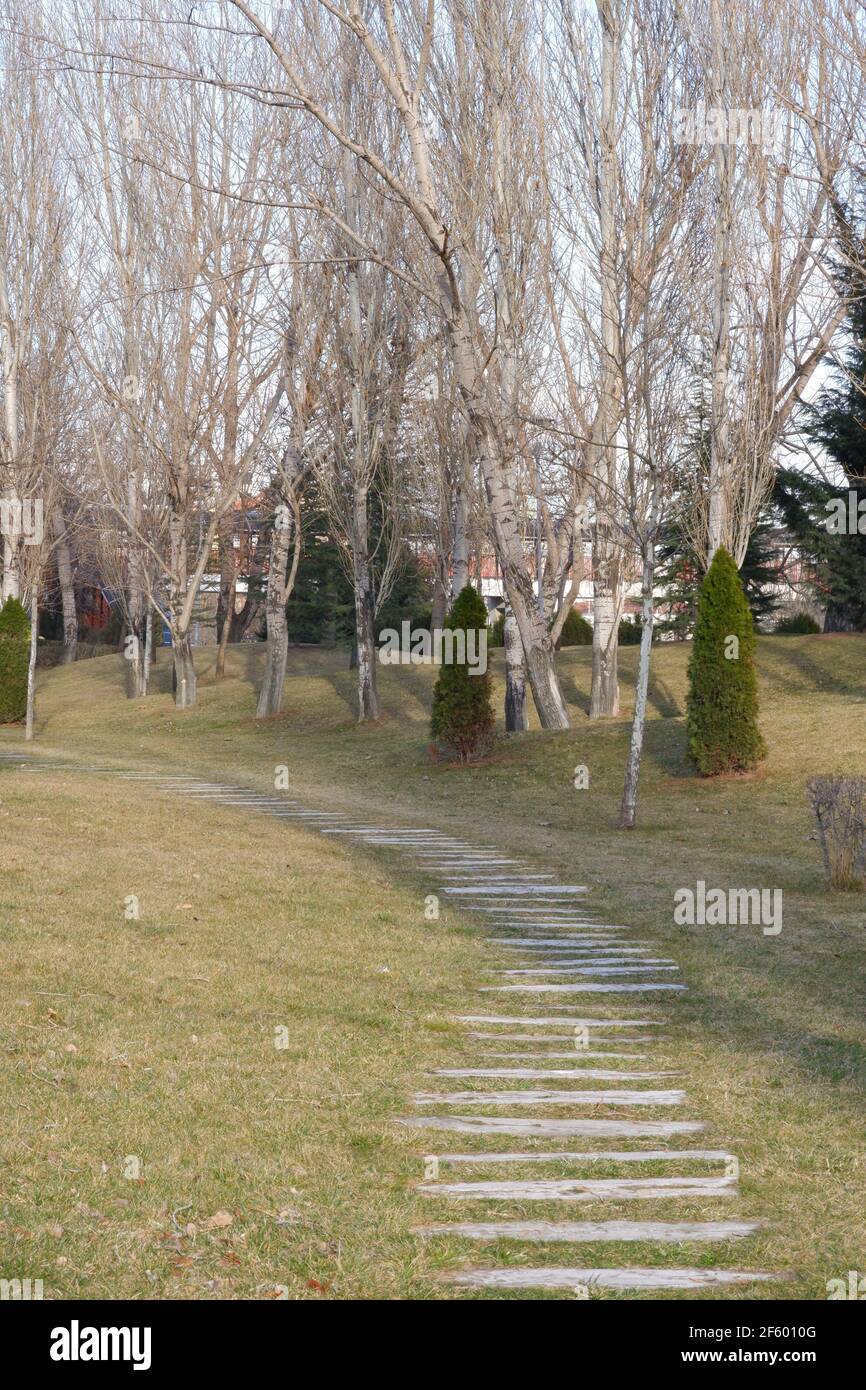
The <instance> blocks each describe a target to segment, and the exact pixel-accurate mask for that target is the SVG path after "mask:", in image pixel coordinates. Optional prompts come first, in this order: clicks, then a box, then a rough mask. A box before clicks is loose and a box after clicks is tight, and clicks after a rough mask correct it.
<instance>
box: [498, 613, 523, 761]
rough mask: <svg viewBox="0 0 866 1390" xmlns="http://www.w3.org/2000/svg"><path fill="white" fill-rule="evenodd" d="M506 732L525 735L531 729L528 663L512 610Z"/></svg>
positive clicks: (507, 641) (507, 646) (507, 618)
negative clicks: (527, 684)
mask: <svg viewBox="0 0 866 1390" xmlns="http://www.w3.org/2000/svg"><path fill="white" fill-rule="evenodd" d="M503 626H504V633H505V731H506V733H509V734H516V733H523V732H524V731H525V730H526V729H528V728H529V719H528V716H527V713H526V662H525V660H524V658H523V643H522V642H521V640H520V632H519V630H518V627H517V621H516V619H515V617H514V614H513V613H512V612H511V609H510V608H506V610H505V623H504V625H503Z"/></svg>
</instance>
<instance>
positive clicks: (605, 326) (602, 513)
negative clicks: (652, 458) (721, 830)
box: [589, 0, 620, 719]
mask: <svg viewBox="0 0 866 1390" xmlns="http://www.w3.org/2000/svg"><path fill="white" fill-rule="evenodd" d="M597 5H598V14H599V19H600V21H601V41H602V71H601V81H602V93H601V130H600V132H599V134H600V143H601V160H600V164H599V250H600V266H599V273H600V279H601V348H602V362H601V381H600V388H599V389H600V399H599V410H598V419H597V426H598V438H597V441H596V444H597V447H596V448H595V449H594V450H593V454H594V457H595V466H596V469H597V471H598V478H597V480H596V524H595V538H594V542H593V557H592V569H593V587H594V594H593V631H592V693H591V696H590V709H589V714H590V718H591V719H598V718H600V717H602V716H605V715H608V716H611V715H617V714H619V682H618V679H617V656H618V650H619V626H618V621H619V606H620V598H619V593H618V588H619V582H618V574H619V565H618V563H617V554H616V552H617V545H616V541H615V538H614V534H613V526H612V523H611V520H610V509H611V508H612V507H613V506H614V500H615V497H616V480H617V466H616V435H617V428H618V419H619V410H620V383H619V369H618V360H619V359H618V346H619V331H618V312H619V308H618V298H617V281H616V250H617V247H616V219H615V215H614V198H615V196H616V108H617V85H618V75H619V43H620V37H619V3H618V0H597Z"/></svg>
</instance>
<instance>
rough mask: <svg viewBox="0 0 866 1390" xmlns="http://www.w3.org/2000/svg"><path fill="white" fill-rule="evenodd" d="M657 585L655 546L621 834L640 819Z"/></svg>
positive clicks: (646, 582)
mask: <svg viewBox="0 0 866 1390" xmlns="http://www.w3.org/2000/svg"><path fill="white" fill-rule="evenodd" d="M654 583H655V558H654V547H653V545H652V544H650V545H649V546H647V548H646V553H645V556H644V564H643V582H642V604H641V619H642V622H643V627H642V630H641V635H640V658H639V662H638V673H637V684H636V686H635V695H634V716H633V718H632V724H631V739H630V742H629V749H628V760H627V763H626V770H625V784H624V786H623V792H622V804H621V806H620V812H619V824H620V829H621V830H633V829H634V824H635V817H636V815H637V788H638V778H639V776H640V760H641V754H642V752H643V736H644V726H645V723H646V703H647V690H648V688H649V672H650V660H651V658H652V641H653V623H654V621H655V604H654V601H653V585H654Z"/></svg>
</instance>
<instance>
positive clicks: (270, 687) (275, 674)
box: [256, 511, 290, 719]
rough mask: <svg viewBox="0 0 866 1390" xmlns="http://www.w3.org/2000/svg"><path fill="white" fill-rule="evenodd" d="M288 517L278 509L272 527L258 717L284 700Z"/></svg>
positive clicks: (272, 711) (271, 712)
mask: <svg viewBox="0 0 866 1390" xmlns="http://www.w3.org/2000/svg"><path fill="white" fill-rule="evenodd" d="M289 536H290V529H289V520H288V516H287V512H286V511H283V512H280V513H279V514H278V516H277V520H276V522H275V524H274V528H273V530H272V531H271V545H270V557H269V561H268V588H267V598H266V601H265V622H266V624H267V634H268V651H267V656H266V658H265V674H264V679H263V681H262V688H261V690H260V691H259V703H258V707H257V709H256V717H257V718H258V719H269V718H271V717H272V716H273V715H275V714H279V712H280V710H281V708H282V704H283V684H284V682H285V679H286V660H287V657H288V650H289V635H288V629H287V625H286V569H287V567H288V563H289Z"/></svg>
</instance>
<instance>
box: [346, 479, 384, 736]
mask: <svg viewBox="0 0 866 1390" xmlns="http://www.w3.org/2000/svg"><path fill="white" fill-rule="evenodd" d="M352 586H353V588H354V591H355V647H356V652H357V660H358V666H357V672H358V722H359V723H362V722H364V721H365V720H368V719H378V718H379V714H380V709H379V692H378V689H377V684H376V637H375V631H374V603H373V583H372V578H371V575H370V552H369V521H368V517H367V490H366V488H363V487H356V489H355V497H354V516H353V526H352Z"/></svg>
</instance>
